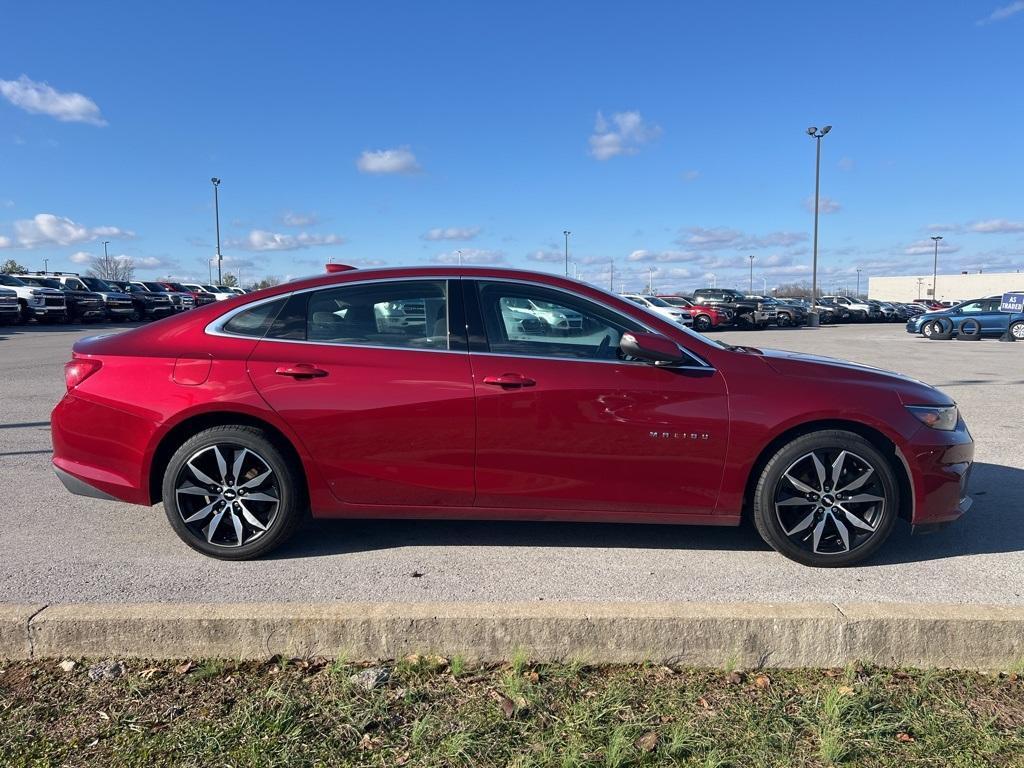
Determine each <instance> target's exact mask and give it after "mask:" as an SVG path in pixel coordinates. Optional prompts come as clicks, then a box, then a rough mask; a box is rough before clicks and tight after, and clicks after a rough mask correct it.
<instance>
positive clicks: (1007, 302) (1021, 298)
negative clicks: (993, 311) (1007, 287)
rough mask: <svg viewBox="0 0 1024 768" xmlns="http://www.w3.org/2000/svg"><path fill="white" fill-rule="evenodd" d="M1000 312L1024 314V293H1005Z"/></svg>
mask: <svg viewBox="0 0 1024 768" xmlns="http://www.w3.org/2000/svg"><path fill="white" fill-rule="evenodd" d="M999 311H1000V312H1024V293H1004V294H1003V300H1002V302H1000V304H999Z"/></svg>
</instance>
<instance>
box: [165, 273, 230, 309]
mask: <svg viewBox="0 0 1024 768" xmlns="http://www.w3.org/2000/svg"><path fill="white" fill-rule="evenodd" d="M160 285H162V286H164V288H167V289H168V290H171V291H175V292H176V293H180V294H188V295H189V296H191V297H192V307H193V308H195V307H201V306H203V305H204V304H213V302H215V301H216V300H217V299H215V298H214V297H213V295H212V294H209V293H206V292H205V291H198V290H193V289H192V288H190V287H189V286H187V285H185V284H184V283H172V282H167V281H166V280H162V281H160ZM196 287H198V286H196Z"/></svg>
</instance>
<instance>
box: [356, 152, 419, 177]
mask: <svg viewBox="0 0 1024 768" xmlns="http://www.w3.org/2000/svg"><path fill="white" fill-rule="evenodd" d="M356 167H357V168H358V169H359V170H360V171H362V172H363V173H381V174H383V173H406V174H408V173H417V172H419V171H421V170H422V168H420V164H419V162H418V161H417V160H416V155H414V154H413V153H412V150H410V149H409V147H396V148H395V149H379V150H376V151H370V150H365V151H364V152H363V153H362V154H361V155H360V156H359V158H358V159H357V160H356Z"/></svg>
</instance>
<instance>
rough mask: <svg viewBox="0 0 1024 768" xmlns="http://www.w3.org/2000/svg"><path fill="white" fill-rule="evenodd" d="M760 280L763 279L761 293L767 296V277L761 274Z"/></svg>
mask: <svg viewBox="0 0 1024 768" xmlns="http://www.w3.org/2000/svg"><path fill="white" fill-rule="evenodd" d="M761 280H762V281H764V290H763V291H762V292H761V293H763V294H764V295H766V296H767V295H768V278H767V277H764V276H762V277H761Z"/></svg>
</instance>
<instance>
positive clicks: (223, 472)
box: [213, 445, 228, 485]
mask: <svg viewBox="0 0 1024 768" xmlns="http://www.w3.org/2000/svg"><path fill="white" fill-rule="evenodd" d="M213 455H214V457H216V459H217V471H218V472H220V481H221V484H222V485H223V484H224V483H226V482H227V479H228V463H227V462H226V461H225V460H224V454H223V453H221V452H220V446H219V445H215V446H213Z"/></svg>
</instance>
